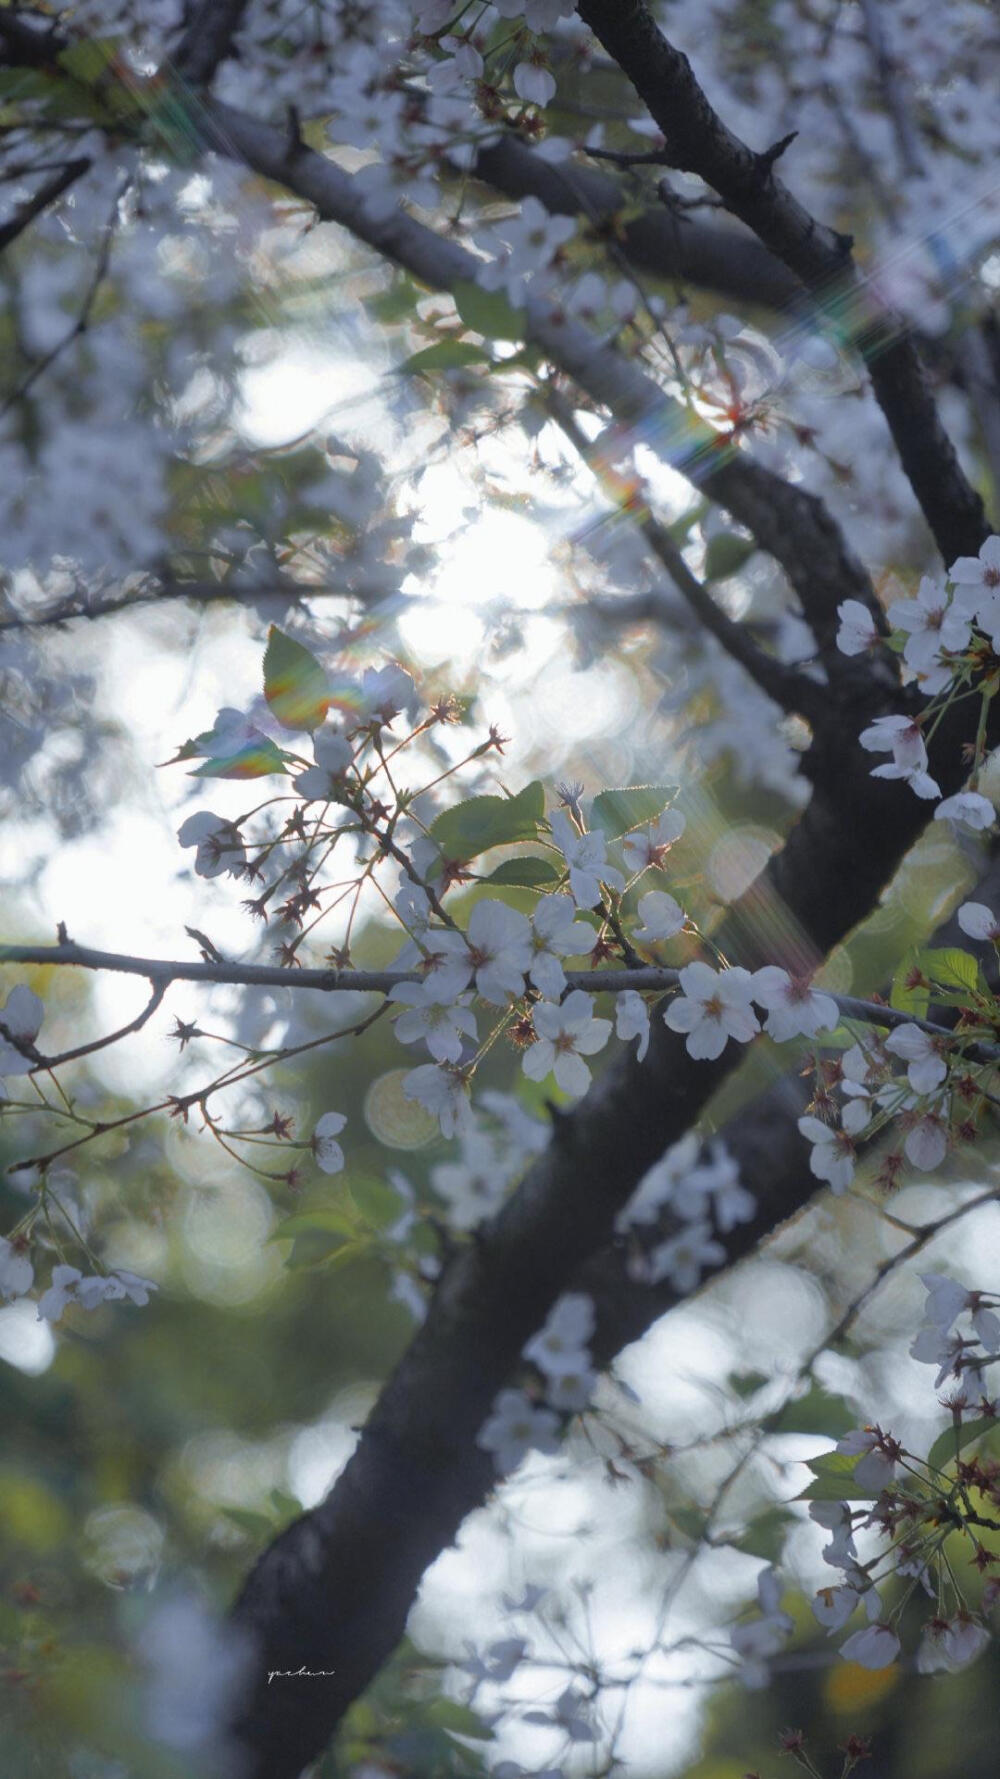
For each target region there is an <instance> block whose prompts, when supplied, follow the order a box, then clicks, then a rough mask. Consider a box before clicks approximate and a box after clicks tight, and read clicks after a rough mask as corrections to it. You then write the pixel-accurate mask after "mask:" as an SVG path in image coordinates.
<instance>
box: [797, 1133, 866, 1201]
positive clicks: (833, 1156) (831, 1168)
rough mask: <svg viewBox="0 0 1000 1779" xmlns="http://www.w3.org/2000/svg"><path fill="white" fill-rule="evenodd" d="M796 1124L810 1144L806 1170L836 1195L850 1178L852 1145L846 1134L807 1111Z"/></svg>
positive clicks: (845, 1189)
mask: <svg viewBox="0 0 1000 1779" xmlns="http://www.w3.org/2000/svg"><path fill="white" fill-rule="evenodd" d="M798 1125H799V1130H800V1131H801V1132H802V1135H803V1136H804V1137H805V1139H806V1141H807V1142H809V1143H811V1144H812V1149H811V1151H810V1155H809V1172H810V1173H812V1174H815V1176H816V1178H817V1180H825V1181H826V1182H827V1185H828V1186H829V1187H830V1190H831V1192H833V1193H835V1194H837V1195H838V1196H839V1194H840V1193H842V1192H846V1191H847V1188H848V1187H849V1185H850V1184H851V1181H852V1180H853V1178H854V1145H853V1143H852V1142H851V1139H850V1137H849V1135H847V1134H846V1132H844V1131H842V1130H835V1129H834V1128H833V1126H832V1125H829V1124H824V1123H823V1121H822V1119H820V1118H814V1117H812V1115H811V1114H807V1116H805V1117H804V1118H800V1119H799V1121H798Z"/></svg>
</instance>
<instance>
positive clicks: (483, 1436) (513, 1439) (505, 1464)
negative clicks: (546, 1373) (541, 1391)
mask: <svg viewBox="0 0 1000 1779" xmlns="http://www.w3.org/2000/svg"><path fill="white" fill-rule="evenodd" d="M476 1444H477V1445H478V1446H481V1447H482V1449H483V1451H485V1452H492V1454H493V1462H494V1463H495V1465H496V1467H497V1470H498V1471H499V1473H500V1475H501V1476H505V1475H506V1474H507V1472H508V1471H511V1470H516V1469H517V1467H518V1465H519V1464H520V1463H521V1461H522V1459H523V1458H525V1457H526V1456H527V1454H528V1452H530V1451H538V1452H545V1453H547V1454H549V1455H551V1454H552V1453H553V1452H557V1451H558V1450H559V1417H558V1415H556V1414H554V1413H553V1411H552V1410H551V1409H549V1408H537V1407H536V1406H535V1404H534V1403H533V1402H532V1401H531V1398H530V1397H529V1396H526V1395H525V1393H524V1391H523V1390H501V1391H500V1392H499V1394H498V1395H497V1397H496V1399H495V1401H494V1403H493V1413H492V1414H491V1415H490V1417H489V1419H488V1420H486V1421H484V1423H483V1425H482V1426H481V1427H480V1429H479V1432H478V1434H477V1435H476Z"/></svg>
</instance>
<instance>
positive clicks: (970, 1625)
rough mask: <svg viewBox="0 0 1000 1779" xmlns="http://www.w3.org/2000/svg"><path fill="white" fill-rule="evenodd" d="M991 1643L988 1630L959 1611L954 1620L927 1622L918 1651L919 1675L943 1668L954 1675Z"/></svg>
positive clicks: (965, 1613)
mask: <svg viewBox="0 0 1000 1779" xmlns="http://www.w3.org/2000/svg"><path fill="white" fill-rule="evenodd" d="M989 1641H990V1634H989V1631H988V1630H987V1629H986V1626H985V1625H983V1624H981V1623H980V1622H979V1620H978V1619H974V1618H972V1617H970V1615H969V1613H967V1612H960V1613H959V1614H958V1616H957V1617H956V1618H954V1619H951V1620H950V1621H949V1620H943V1619H934V1618H932V1619H931V1620H930V1623H929V1624H926V1625H925V1626H924V1635H923V1640H922V1642H921V1645H920V1648H919V1649H918V1651H917V1672H918V1674H934V1673H937V1672H939V1671H940V1670H941V1669H944V1670H946V1671H948V1672H954V1671H955V1670H956V1669H957V1668H965V1667H968V1664H969V1663H970V1662H974V1661H975V1659H976V1657H977V1656H978V1655H981V1654H982V1652H983V1650H984V1649H985V1648H986V1646H987V1644H988V1643H989Z"/></svg>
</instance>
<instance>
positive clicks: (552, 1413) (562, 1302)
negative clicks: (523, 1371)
mask: <svg viewBox="0 0 1000 1779" xmlns="http://www.w3.org/2000/svg"><path fill="white" fill-rule="evenodd" d="M593 1332H594V1305H593V1302H592V1300H591V1299H590V1298H589V1297H588V1296H586V1294H585V1293H584V1292H582V1291H573V1292H567V1293H566V1294H565V1295H564V1296H563V1297H560V1298H559V1300H558V1302H557V1303H556V1304H555V1305H554V1306H553V1308H552V1310H551V1311H550V1313H549V1316H548V1319H547V1321H546V1323H545V1326H544V1328H542V1329H541V1330H540V1331H539V1332H538V1333H537V1334H535V1335H532V1337H531V1339H530V1340H529V1341H528V1343H527V1345H526V1346H525V1348H524V1358H525V1359H527V1360H529V1361H530V1362H531V1364H532V1365H533V1366H534V1367H535V1369H536V1371H537V1372H538V1374H539V1376H540V1379H541V1394H540V1397H539V1394H538V1392H537V1391H535V1390H530V1391H529V1390H528V1389H523V1388H518V1389H510V1390H501V1391H500V1392H499V1394H498V1395H497V1397H496V1400H495V1402H494V1404H493V1411H492V1413H491V1415H490V1416H489V1418H488V1419H487V1420H486V1421H485V1422H484V1423H483V1425H482V1427H481V1428H480V1430H479V1433H478V1435H477V1439H476V1443H477V1445H479V1446H480V1447H481V1448H482V1450H483V1451H486V1452H492V1454H493V1460H494V1463H495V1464H496V1467H497V1470H498V1472H499V1473H500V1475H501V1476H504V1475H506V1474H507V1473H508V1472H509V1471H511V1470H516V1469H517V1466H518V1465H519V1464H520V1463H521V1461H522V1459H523V1458H524V1457H526V1455H527V1453H528V1452H529V1451H538V1452H545V1453H548V1454H550V1455H551V1454H552V1453H553V1452H555V1451H557V1450H558V1447H559V1438H560V1434H561V1431H562V1427H563V1425H564V1424H565V1420H566V1418H567V1417H568V1416H570V1415H575V1414H580V1413H582V1411H583V1410H584V1409H585V1408H586V1407H587V1406H588V1404H589V1402H590V1399H591V1397H592V1396H593V1393H594V1386H595V1384H596V1382H597V1379H596V1377H595V1375H594V1372H593V1369H592V1365H591V1357H590V1353H589V1351H588V1347H587V1342H588V1341H589V1340H590V1338H591V1336H592V1334H593Z"/></svg>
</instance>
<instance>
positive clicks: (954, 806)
mask: <svg viewBox="0 0 1000 1779" xmlns="http://www.w3.org/2000/svg"><path fill="white" fill-rule="evenodd" d="M996 819H997V812H996V810H995V809H994V807H993V805H992V803H991V802H990V800H989V798H988V797H983V796H980V793H979V792H978V791H958V792H957V793H956V795H955V796H954V797H946V798H945V800H944V802H943V803H939V804H938V806H937V808H936V809H935V811H934V820H935V821H936V822H963V823H964V824H965V826H966V827H967V828H971V829H972V830H973V832H974V833H982V832H983V830H984V829H986V828H992V826H993V823H994V822H995V821H996Z"/></svg>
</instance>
